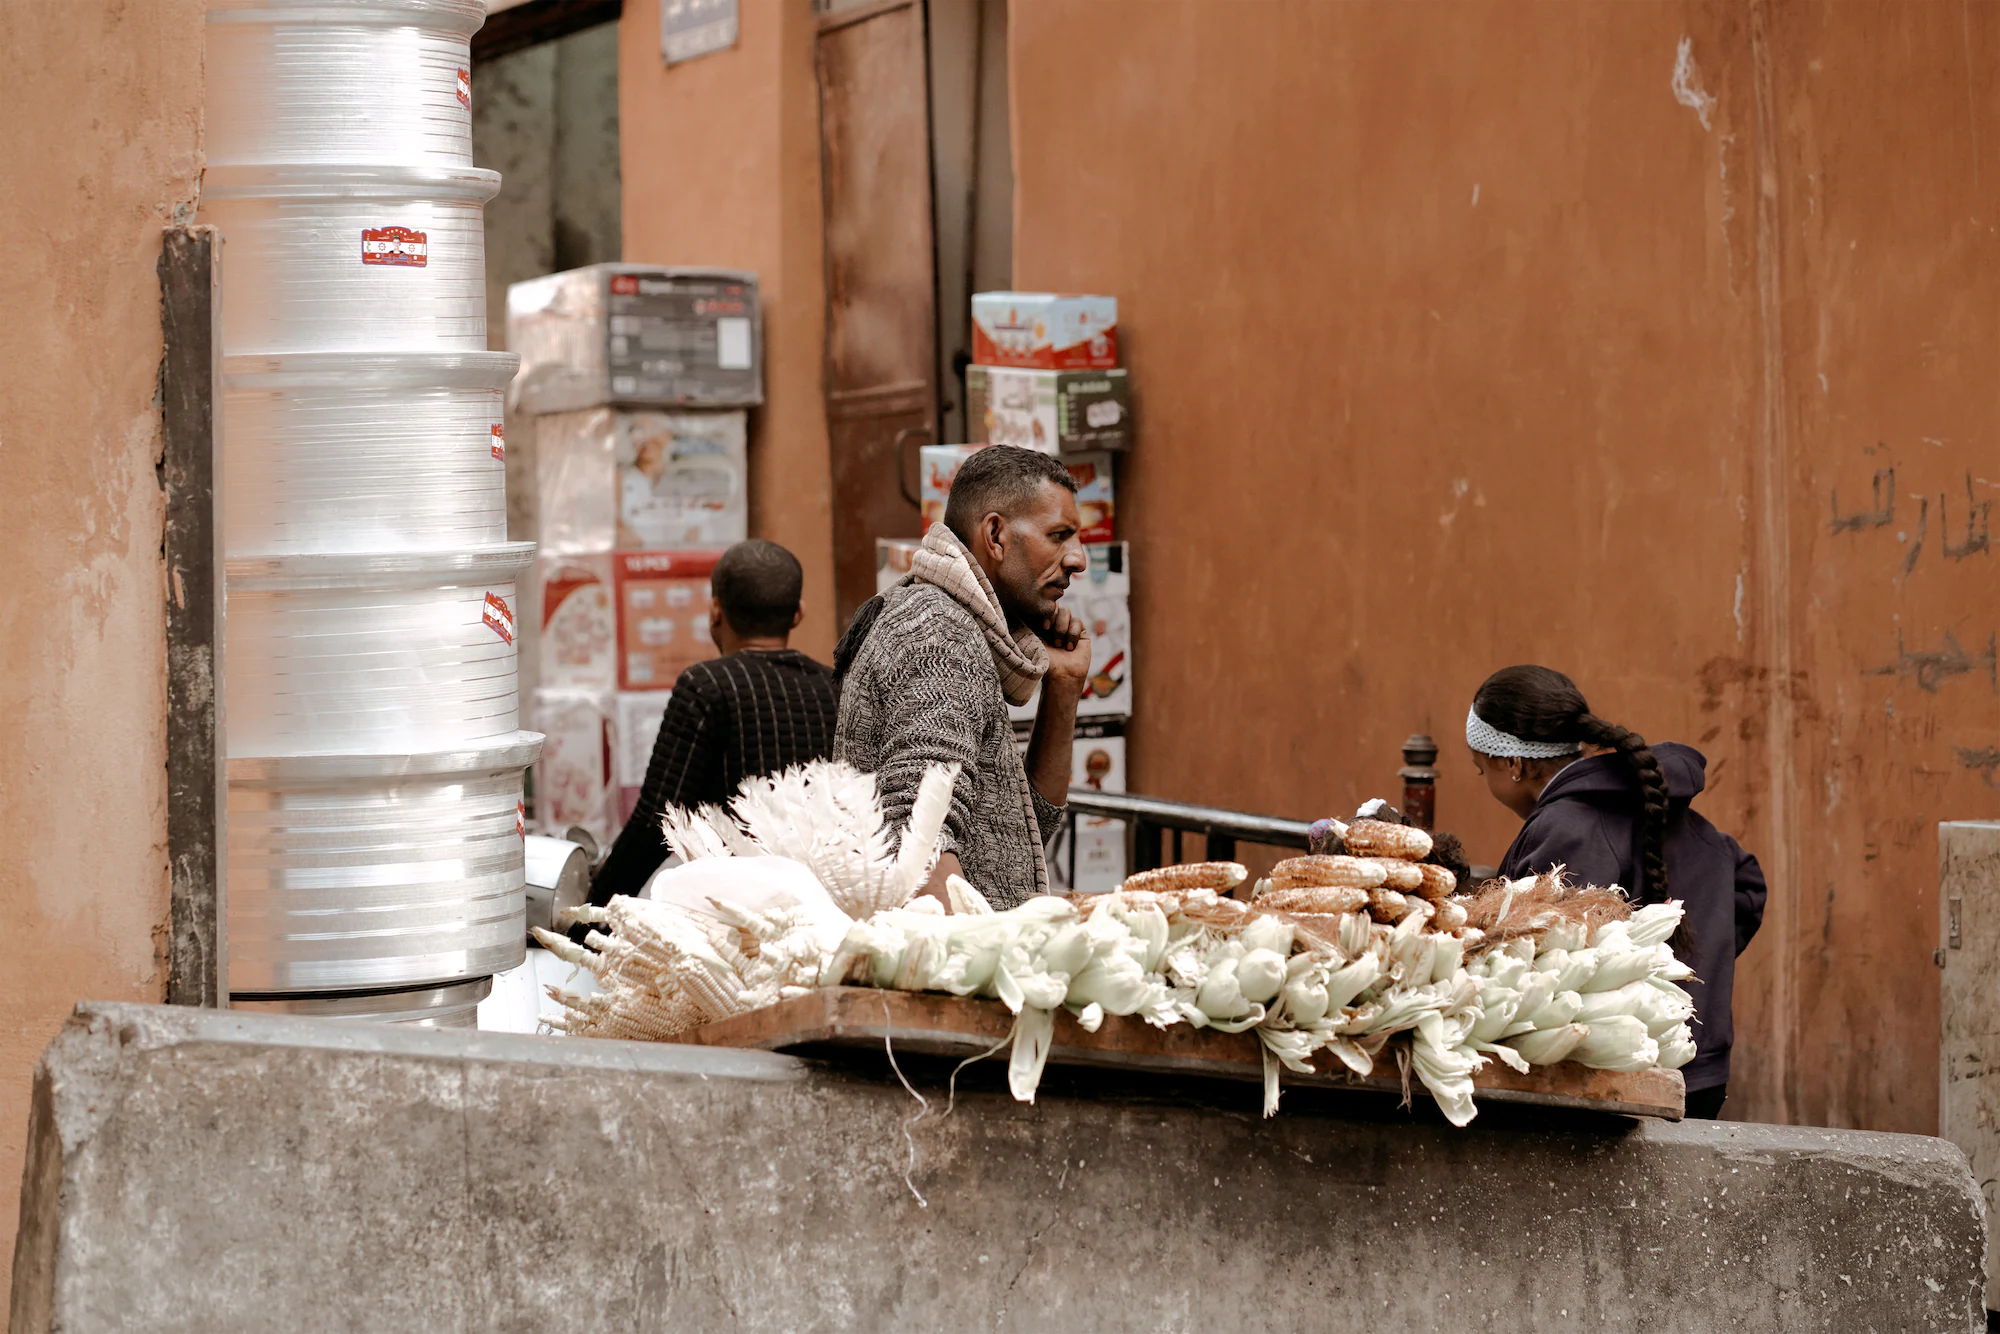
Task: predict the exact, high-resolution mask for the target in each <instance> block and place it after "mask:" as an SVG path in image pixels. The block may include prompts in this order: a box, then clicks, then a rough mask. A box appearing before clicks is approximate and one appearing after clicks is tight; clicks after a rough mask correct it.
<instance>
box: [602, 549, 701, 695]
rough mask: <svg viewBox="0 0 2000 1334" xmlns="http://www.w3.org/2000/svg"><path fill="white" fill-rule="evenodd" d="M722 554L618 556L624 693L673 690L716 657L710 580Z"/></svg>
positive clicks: (616, 570)
mask: <svg viewBox="0 0 2000 1334" xmlns="http://www.w3.org/2000/svg"><path fill="white" fill-rule="evenodd" d="M721 558H722V553H721V552H720V551H620V552H617V553H616V554H614V555H613V556H612V558H611V559H612V562H613V570H612V573H613V578H614V580H615V582H616V585H617V587H616V595H617V603H618V688H619V689H620V690H670V689H672V688H673V684H674V679H675V678H676V677H678V676H679V675H680V674H681V673H682V672H683V671H685V670H686V669H687V668H689V667H691V666H693V665H694V664H695V663H697V662H700V661H701V660H702V659H704V658H712V657H714V656H715V642H714V640H713V638H712V637H711V636H710V634H709V630H708V598H709V592H708V581H709V576H710V575H712V574H714V573H715V563H716V561H718V560H720V559H721Z"/></svg>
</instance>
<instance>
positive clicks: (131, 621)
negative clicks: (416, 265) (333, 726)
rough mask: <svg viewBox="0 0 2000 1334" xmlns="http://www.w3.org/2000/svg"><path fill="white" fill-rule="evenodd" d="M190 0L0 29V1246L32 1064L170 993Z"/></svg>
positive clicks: (197, 103) (34, 4) (191, 166)
mask: <svg viewBox="0 0 2000 1334" xmlns="http://www.w3.org/2000/svg"><path fill="white" fill-rule="evenodd" d="M202 12H203V5H202V3H201V0H148V2H147V3H143V4H132V3H78V2H77V0H12V3H10V4H8V6H7V12H6V21H5V31H6V36H5V39H4V40H0V126H4V127H5V129H6V136H7V145H6V148H5V150H4V152H0V236H5V237H6V238H7V253H8V262H7V263H6V265H5V266H4V267H0V310H4V311H5V312H6V318H5V319H4V320H0V562H3V563H4V565H5V568H6V571H7V584H6V588H7V591H6V594H5V596H4V597H0V716H4V717H5V718H6V719H7V725H6V727H5V728H0V794H4V799H0V846H4V847H5V848H6V850H7V851H6V855H5V856H4V857H0V917H4V918H5V920H6V922H7V927H8V932H9V939H10V945H9V948H8V949H7V950H6V951H5V955H4V958H5V962H4V963H0V1255H11V1254H12V1253H13V1234H14V1226H15V1204H14V1201H15V1193H16V1189H17V1187H18V1183H19V1180H20V1163H21V1152H22V1145H23V1142H24V1136H25V1134H26V1131H27V1125H28V1091H29V1081H30V1077H31V1074H32V1072H33V1069H34V1064H35V1061H36V1059H37V1058H38V1057H39V1056H40V1054H41V1050H42V1048H43V1047H44V1046H45V1045H46V1044H47V1043H48V1040H49V1038H50V1037H51V1036H52V1035H53V1034H54V1033H55V1032H56V1030H57V1029H58V1028H59V1027H60V1026H61V1024H62V1020H63V1016H65V1015H66V1014H67V1013H68V1012H69V1010H70V1007H71V1006H72V1005H74V1004H75V1002H76V1001H77V1000H78V999H80V998H83V997H103V996H118V997H129V998H133V999H144V1000H158V999H160V998H161V997H162V996H163V995H164V993H165V977H164V968H163V964H162V956H161V953H160V941H161V938H162V935H163V933H164V931H165V929H166V916H167V889H166V812H165V798H166V772H165V764H166V724H165V716H166V703H165V698H166V695H165V692H166V686H165V670H166V644H165V633H166V632H165V626H164V613H163V610H162V602H161V582H160V581H161V559H160V542H161V525H162V519H161V513H162V511H161V501H160V488H159V482H158V479H157V477H156V475H155V472H154V467H155V463H156V461H157V459H158V455H159V439H158V436H159V417H158V412H157V408H156V406H155V403H154V394H155V391H156V387H157V379H158V373H159V364H160V316H159V300H160V289H159V282H158V278H157V275H156V273H155V269H154V265H155V262H156V260H157V258H158V256H159V252H160V229H161V228H162V227H163V226H165V225H166V224H168V223H170V222H172V221H174V220H176V219H177V218H189V217H191V216H192V215H193V212H194V207H193V206H194V200H195V193H196V189H197V183H198V180H199V176H200V171H201V156H200V135H201V100H202V71H201V60H202V17H201V16H202Z"/></svg>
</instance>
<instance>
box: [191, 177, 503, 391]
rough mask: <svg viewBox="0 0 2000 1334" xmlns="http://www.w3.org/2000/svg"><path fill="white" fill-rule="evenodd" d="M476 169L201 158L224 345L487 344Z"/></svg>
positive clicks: (482, 184) (483, 197) (361, 347)
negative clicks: (217, 232) (209, 161)
mask: <svg viewBox="0 0 2000 1334" xmlns="http://www.w3.org/2000/svg"><path fill="white" fill-rule="evenodd" d="M499 188H500V175H499V173H498V172H492V171H483V170H480V169H477V168H473V167H453V168H436V167H296V166H277V167H210V168H209V169H208V170H207V171H206V172H205V173H204V174H203V177H202V217H203V219H204V220H205V221H208V222H212V223H214V224H215V225H216V226H218V227H220V228H221V229H222V236H223V247H222V290H223V291H224V292H225V293H226V294H227V295H226V297H225V298H224V300H223V302H222V345H223V347H224V348H225V349H227V350H228V351H229V352H230V353H232V354H248V353H281V352H398V351H432V352H442V351H454V350H455V351H462V352H483V351H485V350H486V233H485V226H484V220H483V218H484V206H485V203H486V201H487V200H488V199H491V198H492V197H493V195H494V193H495V192H496V191H497V190H498V189H499Z"/></svg>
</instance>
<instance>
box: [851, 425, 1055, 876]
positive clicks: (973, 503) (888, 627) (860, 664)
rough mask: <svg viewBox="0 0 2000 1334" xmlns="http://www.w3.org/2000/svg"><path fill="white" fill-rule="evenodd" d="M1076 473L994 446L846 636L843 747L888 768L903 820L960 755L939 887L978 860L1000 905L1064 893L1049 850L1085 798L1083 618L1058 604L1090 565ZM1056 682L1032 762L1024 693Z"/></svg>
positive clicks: (1039, 716)
mask: <svg viewBox="0 0 2000 1334" xmlns="http://www.w3.org/2000/svg"><path fill="white" fill-rule="evenodd" d="M1081 529H1082V522H1081V520H1080V519H1079V517H1078V515H1077V508H1076V482H1075V480H1074V479H1073V478H1072V477H1071V476H1070V474H1069V470H1068V469H1066V468H1065V467H1063V465H1062V463H1061V462H1060V461H1059V460H1057V459H1056V458H1055V457H1053V456H1052V455H1048V454H1042V453H1038V452H1036V451H1034V450H1029V449H1016V448H1014V447H1012V446H1009V445H989V446H988V447H987V448H985V449H982V450H979V451H978V452H977V453H975V454H973V455H972V457H971V458H969V459H967V460H966V461H965V463H964V464H963V465H962V466H961V467H960V468H959V470H958V475H957V476H956V477H955V478H954V479H953V481H952V486H951V496H950V499H949V500H948V502H947V503H946V506H945V516H944V522H943V523H937V524H932V525H931V528H930V531H929V532H927V533H925V534H924V541H923V547H922V549H921V550H919V551H918V552H917V554H916V556H915V557H914V558H913V559H912V561H911V563H910V571H911V572H910V574H909V575H907V576H905V578H904V579H903V581H902V582H901V583H899V584H897V585H896V586H895V587H893V588H891V589H889V590H888V591H887V592H886V593H884V594H882V595H880V596H878V597H876V598H872V599H870V600H869V602H868V603H866V604H864V605H863V607H862V608H861V610H860V611H859V612H857V613H856V615H855V618H854V622H853V624H852V625H850V626H849V627H848V631H847V633H846V634H845V635H844V636H843V637H842V638H841V642H840V645H839V647H838V648H836V649H835V651H834V671H835V673H836V675H837V676H838V677H839V679H840V682H841V691H840V717H839V723H838V725H837V727H836V729H835V741H834V744H835V753H836V754H837V755H838V756H839V757H840V758H841V759H844V760H846V761H847V762H848V763H850V764H852V765H854V766H855V767H856V768H858V769H861V770H863V771H864V772H868V773H872V774H874V775H875V781H876V787H877V789H878V791H879V792H880V794H881V799H882V809H883V813H884V815H885V816H886V817H887V820H888V824H889V826H890V828H891V829H892V830H900V829H901V828H902V827H904V826H906V825H907V824H908V823H909V819H910V808H911V805H912V804H913V803H914V802H915V800H916V793H917V786H918V784H919V783H920V782H921V781H922V779H923V775H924V772H925V771H926V769H928V768H929V767H930V766H931V765H934V764H944V763H955V764H957V765H958V766H959V774H958V779H957V782H956V784H955V786H954V787H953V789H952V794H951V811H950V814H949V815H948V816H947V817H946V819H945V828H944V837H943V840H942V847H943V854H942V856H941V857H940V858H939V861H938V866H937V869H936V870H935V871H934V872H933V874H932V877H931V883H930V887H929V888H930V892H931V893H933V894H935V895H937V896H939V897H943V894H942V887H943V885H944V883H945V878H946V877H947V876H949V875H952V874H958V875H963V876H964V877H965V878H966V879H967V880H969V881H970V882H971V883H972V884H973V885H974V887H976V888H977V889H978V890H979V891H980V892H981V893H982V894H983V895H985V897H986V898H987V900H988V901H989V902H990V903H992V905H993V906H994V907H995V908H998V909H1006V908H1012V907H1014V906H1015V905H1017V904H1019V903H1021V902H1022V901H1024V900H1026V899H1028V898H1030V897H1032V896H1034V895H1036V894H1046V893H1048V892H1049V873H1048V866H1047V863H1046V861H1045V859H1044V856H1043V849H1044V847H1045V846H1046V845H1047V843H1048V841H1049V840H1050V839H1051V838H1053V837H1054V836H1055V834H1056V832H1057V831H1058V829H1060V827H1061V825H1062V820H1063V806H1064V803H1065V802H1066V801H1067V800H1068V798H1069V778H1070V762H1071V752H1070V747H1071V740H1072V735H1073V733H1074V731H1075V727H1076V706H1077V701H1078V700H1079V699H1081V698H1082V696H1083V692H1084V686H1085V682H1086V680H1087V679H1088V676H1089V672H1090V640H1089V638H1088V636H1087V635H1086V634H1085V631H1084V626H1083V622H1082V621H1081V619H1080V618H1078V617H1077V616H1076V615H1074V614H1073V613H1071V612H1070V611H1068V610H1066V609H1065V608H1063V607H1061V606H1060V605H1058V600H1059V599H1060V598H1061V597H1062V595H1063V592H1064V590H1066V589H1067V588H1068V587H1069V582H1070V580H1071V579H1072V578H1073V577H1075V576H1076V575H1079V574H1081V573H1083V571H1084V569H1085V568H1086V564H1087V562H1086V559H1085V556H1084V550H1083V545H1082V542H1081V540H1080V537H1079V534H1080V532H1081ZM1038 685H1039V686H1040V687H1041V703H1040V705H1039V706H1038V709H1037V713H1036V716H1035V726H1034V733H1033V736H1032V738H1031V739H1030V741H1029V743H1028V753H1027V756H1026V761H1025V764H1024V762H1023V759H1022V756H1021V753H1020V751H1019V749H1018V748H1017V747H1016V745H1015V742H1014V727H1013V723H1012V722H1011V721H1010V720H1009V718H1008V716H1007V706H1008V705H1010V704H1014V705H1021V704H1026V703H1027V702H1028V701H1029V700H1030V699H1031V698H1033V697H1034V694H1035V689H1036V687H1037V686H1038Z"/></svg>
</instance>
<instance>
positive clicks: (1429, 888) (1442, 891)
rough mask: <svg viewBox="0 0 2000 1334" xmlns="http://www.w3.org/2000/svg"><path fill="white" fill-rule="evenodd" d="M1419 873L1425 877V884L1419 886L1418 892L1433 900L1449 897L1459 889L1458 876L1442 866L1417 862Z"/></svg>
mask: <svg viewBox="0 0 2000 1334" xmlns="http://www.w3.org/2000/svg"><path fill="white" fill-rule="evenodd" d="M1417 874H1418V875H1420V876H1422V877H1423V881H1424V882H1423V884H1421V885H1419V886H1417V893H1419V894H1421V895H1423V896H1424V897H1425V898H1427V899H1431V900H1433V901H1435V900H1437V899H1448V898H1450V897H1451V896H1452V895H1453V894H1454V893H1456V892H1457V890H1458V877H1457V876H1455V875H1453V874H1452V873H1451V872H1450V871H1447V870H1445V869H1444V867H1442V866H1433V865H1431V864H1430V863H1429V862H1419V863H1417Z"/></svg>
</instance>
